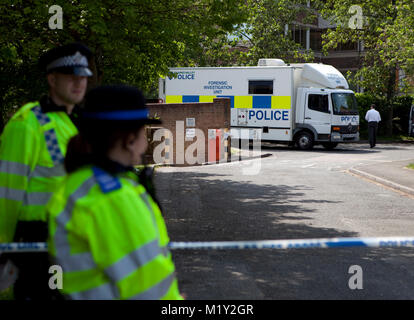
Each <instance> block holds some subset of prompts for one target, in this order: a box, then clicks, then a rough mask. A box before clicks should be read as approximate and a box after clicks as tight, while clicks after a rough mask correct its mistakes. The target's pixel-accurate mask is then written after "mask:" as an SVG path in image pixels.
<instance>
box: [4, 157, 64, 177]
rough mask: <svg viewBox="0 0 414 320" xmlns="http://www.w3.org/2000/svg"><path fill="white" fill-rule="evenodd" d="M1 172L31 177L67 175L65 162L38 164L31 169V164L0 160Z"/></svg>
mask: <svg viewBox="0 0 414 320" xmlns="http://www.w3.org/2000/svg"><path fill="white" fill-rule="evenodd" d="M0 172H2V173H7V174H14V175H18V176H23V177H29V178H32V177H42V178H48V177H63V176H65V175H66V171H65V167H64V165H63V164H58V165H56V166H54V167H44V166H36V167H35V169H34V170H33V171H31V169H30V166H29V165H27V164H23V163H19V162H14V161H8V160H0Z"/></svg>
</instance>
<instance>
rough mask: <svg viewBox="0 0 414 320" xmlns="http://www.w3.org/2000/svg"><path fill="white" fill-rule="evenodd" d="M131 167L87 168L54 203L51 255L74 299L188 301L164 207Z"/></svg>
mask: <svg viewBox="0 0 414 320" xmlns="http://www.w3.org/2000/svg"><path fill="white" fill-rule="evenodd" d="M135 180H136V176H134V178H133V177H132V176H130V173H119V174H110V173H108V172H107V171H104V170H103V169H101V168H99V167H95V166H85V167H83V168H80V169H78V170H77V171H75V172H73V173H71V174H69V175H68V176H67V177H66V178H65V181H64V183H63V184H62V186H61V188H60V189H59V190H58V191H57V192H56V193H55V194H54V195H53V196H52V198H51V200H50V202H49V204H48V208H47V211H48V214H49V217H50V220H49V242H48V246H49V254H50V255H51V257H52V260H54V263H56V264H57V265H59V266H61V267H62V270H63V288H62V289H61V292H62V293H63V294H64V295H66V296H69V297H70V298H71V299H82V300H83V299H99V300H100V299H150V300H158V299H168V300H172V299H182V297H181V295H180V293H179V291H178V285H177V279H176V278H175V267H174V263H173V261H172V257H171V253H170V252H169V250H168V248H167V244H168V242H169V238H168V235H167V230H166V226H165V223H164V220H163V218H162V215H161V212H160V210H159V208H158V206H157V205H156V204H155V202H154V201H153V199H152V198H151V197H150V196H149V195H148V194H147V192H146V190H145V188H144V187H143V186H142V185H141V184H138V182H136V181H135Z"/></svg>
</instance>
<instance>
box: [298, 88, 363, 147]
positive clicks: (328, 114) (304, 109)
mask: <svg viewBox="0 0 414 320" xmlns="http://www.w3.org/2000/svg"><path fill="white" fill-rule="evenodd" d="M297 108H298V110H297V113H296V128H295V129H294V132H293V136H294V141H295V142H296V143H297V145H298V147H299V148H300V149H303V150H307V149H311V148H312V147H313V145H314V144H322V145H323V146H324V147H325V148H327V149H333V148H335V147H336V146H337V144H338V143H340V142H350V141H358V140H359V113H358V107H357V103H356V99H355V95H354V93H353V91H351V90H344V89H317V88H299V89H298V93H297Z"/></svg>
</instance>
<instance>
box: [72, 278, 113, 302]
mask: <svg viewBox="0 0 414 320" xmlns="http://www.w3.org/2000/svg"><path fill="white" fill-rule="evenodd" d="M69 296H70V297H71V298H72V299H73V300H113V299H117V298H118V297H119V291H118V287H117V286H116V285H115V284H112V283H109V282H108V283H104V284H102V285H100V286H99V287H96V288H92V289H89V290H85V291H80V292H74V293H71V294H69Z"/></svg>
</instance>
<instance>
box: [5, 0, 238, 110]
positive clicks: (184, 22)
mask: <svg viewBox="0 0 414 320" xmlns="http://www.w3.org/2000/svg"><path fill="white" fill-rule="evenodd" d="M243 3H244V1H243V0H227V1H221V0H196V1H193V0H168V1H167V0H161V1H152V0H119V1H113V0H100V1H92V0H85V1H80V0H71V1H63V0H56V1H54V2H53V4H55V5H59V6H61V8H62V10H63V29H62V30H59V29H56V30H52V29H50V28H49V19H50V18H51V17H52V15H53V14H50V13H49V12H48V10H49V5H51V3H50V1H48V0H38V1H23V0H17V1H16V0H12V1H11V0H0V15H1V17H2V19H1V20H0V32H1V35H2V36H1V38H0V44H1V46H0V48H1V49H0V72H1V79H0V90H1V92H0V93H1V97H2V101H0V103H1V105H2V108H3V110H7V109H8V108H9V107H10V106H12V105H21V104H22V103H24V102H25V101H28V100H33V99H37V98H38V96H39V94H40V93H41V92H44V90H45V89H46V87H45V82H44V81H42V79H44V77H43V75H42V73H41V72H40V70H38V69H37V61H38V58H39V56H40V54H41V53H43V52H44V51H46V50H47V49H50V48H52V47H54V46H56V45H60V44H65V43H68V42H73V41H81V42H84V43H85V44H87V45H88V46H89V47H90V48H91V49H92V51H94V53H95V60H94V61H93V63H92V69H93V71H94V78H93V79H92V85H94V84H97V83H128V84H132V85H136V86H138V87H140V88H142V89H143V90H144V91H146V92H147V93H150V92H151V89H153V88H154V86H155V85H156V84H157V83H158V82H157V79H158V77H159V76H160V75H161V74H166V73H167V72H168V67H170V66H175V65H177V61H180V62H181V63H183V64H186V63H191V62H192V61H194V60H195V59H196V57H197V56H198V55H199V52H200V49H199V48H200V43H202V42H203V41H205V39H214V38H215V37H219V36H221V35H222V34H225V33H227V32H231V31H232V30H233V29H234V28H235V26H237V24H238V23H240V22H241V21H243V20H244V19H245V13H246V12H245V10H243V6H242V5H243Z"/></svg>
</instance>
